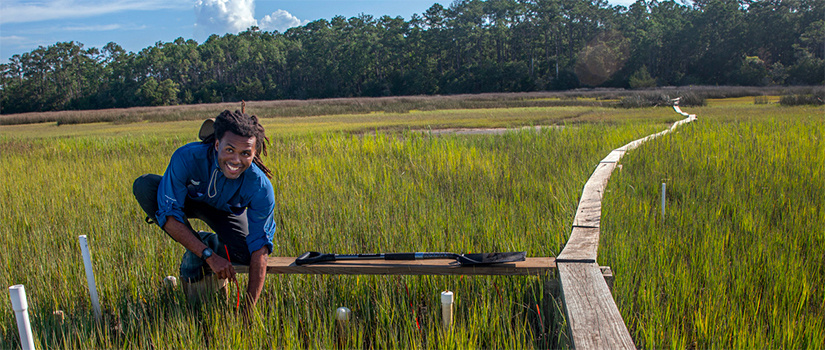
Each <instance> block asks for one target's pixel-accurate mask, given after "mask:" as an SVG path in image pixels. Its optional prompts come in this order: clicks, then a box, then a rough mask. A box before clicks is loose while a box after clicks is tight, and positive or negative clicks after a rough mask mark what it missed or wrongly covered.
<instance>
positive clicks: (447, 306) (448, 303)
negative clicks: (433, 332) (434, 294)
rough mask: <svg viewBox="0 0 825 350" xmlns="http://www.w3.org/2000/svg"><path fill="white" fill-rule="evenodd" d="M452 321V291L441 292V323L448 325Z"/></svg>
mask: <svg viewBox="0 0 825 350" xmlns="http://www.w3.org/2000/svg"><path fill="white" fill-rule="evenodd" d="M451 323H453V292H451V291H449V290H448V291H443V292H441V324H442V325H443V326H444V327H449V326H450V324H451Z"/></svg>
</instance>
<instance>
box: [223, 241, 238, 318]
mask: <svg viewBox="0 0 825 350" xmlns="http://www.w3.org/2000/svg"><path fill="white" fill-rule="evenodd" d="M223 249H224V250H226V261H229V263H230V264H231V263H232V259H229V248H227V247H226V244H224V245H223ZM233 280H235V289H236V290H237V292H238V303H237V304H235V308H236V309H237V308H239V307H241V287H240V286H238V279H237V278H233Z"/></svg>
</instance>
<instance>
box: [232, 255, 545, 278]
mask: <svg viewBox="0 0 825 350" xmlns="http://www.w3.org/2000/svg"><path fill="white" fill-rule="evenodd" d="M555 269H556V258H554V257H535V258H527V259H526V260H525V261H519V262H515V263H505V264H496V265H490V266H460V265H459V264H458V262H456V261H455V260H452V259H426V260H344V261H332V262H324V263H318V264H311V265H302V266H298V265H295V258H294V257H269V258H268V260H267V264H266V273H270V274H308V275H539V274H544V273H546V272H548V271H550V270H555ZM235 271H236V272H238V273H248V272H249V267H248V266H243V265H235Z"/></svg>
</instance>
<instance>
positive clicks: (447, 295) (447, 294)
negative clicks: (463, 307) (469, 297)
mask: <svg viewBox="0 0 825 350" xmlns="http://www.w3.org/2000/svg"><path fill="white" fill-rule="evenodd" d="M441 303H442V304H452V303H453V292H451V291H449V290H446V291H443V292H441Z"/></svg>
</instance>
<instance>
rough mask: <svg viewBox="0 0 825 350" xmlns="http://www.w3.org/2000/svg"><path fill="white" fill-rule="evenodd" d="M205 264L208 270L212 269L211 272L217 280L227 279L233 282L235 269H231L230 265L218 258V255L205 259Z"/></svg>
mask: <svg viewBox="0 0 825 350" xmlns="http://www.w3.org/2000/svg"><path fill="white" fill-rule="evenodd" d="M206 263H207V264H209V268H210V269H212V272H214V273H215V275H216V276H217V277H218V278H219V279H225V278H228V279H230V280H235V268H234V267H232V263H230V262H229V261H228V260H226V259H224V258H222V257H220V256H219V255H218V254H212V256H210V257H209V258H208V259H206Z"/></svg>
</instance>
